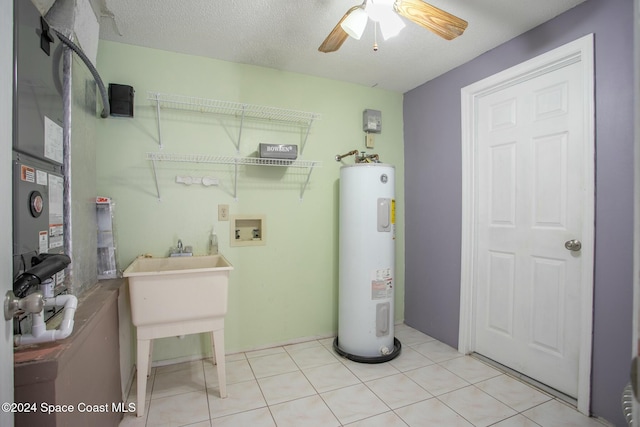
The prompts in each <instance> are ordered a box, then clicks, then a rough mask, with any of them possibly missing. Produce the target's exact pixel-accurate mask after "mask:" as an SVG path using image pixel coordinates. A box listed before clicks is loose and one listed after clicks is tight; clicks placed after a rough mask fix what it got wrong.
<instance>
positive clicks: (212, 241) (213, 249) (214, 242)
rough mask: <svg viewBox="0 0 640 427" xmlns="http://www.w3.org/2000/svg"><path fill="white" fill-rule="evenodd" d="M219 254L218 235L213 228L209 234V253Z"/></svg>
mask: <svg viewBox="0 0 640 427" xmlns="http://www.w3.org/2000/svg"><path fill="white" fill-rule="evenodd" d="M217 254H218V236H216V233H215V232H214V231H213V228H212V229H211V234H210V235H209V255H217Z"/></svg>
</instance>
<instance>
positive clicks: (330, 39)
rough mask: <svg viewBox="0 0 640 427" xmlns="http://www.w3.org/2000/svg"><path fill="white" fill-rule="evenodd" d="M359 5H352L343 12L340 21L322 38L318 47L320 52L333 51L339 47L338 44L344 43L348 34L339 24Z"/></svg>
mask: <svg viewBox="0 0 640 427" xmlns="http://www.w3.org/2000/svg"><path fill="white" fill-rule="evenodd" d="M359 7H361V6H353V7H352V8H351V9H349V10H348V11H347V13H345V14H344V16H343V17H342V19H341V20H340V22H338V23H337V24H336V26H335V27H333V30H331V32H330V33H329V35H328V36H327V38H326V39H324V41H323V42H322V44H321V45H320V47H319V48H318V50H319V51H320V52H324V53H329V52H335V51H336V50H338V49H340V46H342V43H344V41H345V40H346V39H347V37H349V34H347V33H346V32H345V31H344V30H343V29H342V26H341V25H340V24H342V22H343V21H344V20H345V19H347V16H349V14H350V13H351V12H353V11H354V10H356V9H358V8H359Z"/></svg>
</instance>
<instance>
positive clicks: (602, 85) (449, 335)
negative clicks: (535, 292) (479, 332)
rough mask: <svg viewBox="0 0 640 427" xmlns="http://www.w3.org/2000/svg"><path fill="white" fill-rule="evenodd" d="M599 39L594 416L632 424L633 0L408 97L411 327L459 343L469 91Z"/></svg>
mask: <svg viewBox="0 0 640 427" xmlns="http://www.w3.org/2000/svg"><path fill="white" fill-rule="evenodd" d="M470 25H473V22H471V23H470ZM589 33H594V34H595V86H596V89H595V101H596V106H595V107H596V235H595V237H596V247H595V275H594V277H595V283H594V287H595V289H594V308H593V309H594V328H593V329H594V330H593V333H594V336H593V366H592V369H593V372H592V404H591V410H592V413H593V414H594V415H596V416H599V417H603V418H605V419H607V420H609V421H610V422H612V423H614V424H615V425H620V426H622V425H626V423H625V421H624V418H623V417H622V412H621V409H620V396H621V392H622V388H623V387H624V386H625V384H626V383H627V381H628V378H629V364H630V359H631V327H632V299H633V298H632V297H633V285H632V266H633V257H632V256H633V2H632V0H588V1H586V2H585V3H582V4H581V5H579V6H577V7H575V8H573V9H571V10H569V11H567V12H565V13H564V14H562V15H560V16H558V17H556V18H554V19H552V20H551V21H549V22H547V23H544V24H542V25H540V26H539V27H537V28H535V29H533V30H531V31H529V32H527V33H525V34H523V35H521V36H519V37H516V38H515V39H513V40H510V41H509V42H507V43H504V44H503V45H501V46H499V47H497V48H495V49H492V50H491V51H489V52H486V53H484V54H483V55H481V56H479V57H477V58H475V59H473V60H471V61H469V62H468V63H466V64H464V65H462V66H460V67H458V68H456V69H454V70H452V71H450V72H448V73H446V74H444V75H442V76H440V77H438V78H436V79H433V80H431V81H429V82H427V83H425V84H424V85H422V86H420V87H418V88H416V89H413V90H411V91H409V92H407V93H406V94H405V97H404V133H405V198H406V201H405V203H406V205H405V206H406V208H405V212H406V214H405V215H406V216H405V218H406V236H405V245H406V246H405V252H406V255H405V256H406V272H405V273H406V283H405V321H406V323H407V324H408V325H410V326H412V327H414V328H416V329H418V330H420V331H422V332H424V333H427V334H429V335H431V336H433V337H435V338H437V339H439V340H441V341H443V342H445V343H447V344H449V345H452V346H454V347H457V344H458V326H459V314H460V239H461V209H462V205H461V198H462V179H461V174H462V170H461V167H462V165H461V147H460V145H461V130H460V126H461V115H460V89H461V88H463V87H465V86H467V85H469V84H471V83H474V82H476V81H478V80H481V79H483V78H485V77H488V76H490V75H493V74H495V73H498V72H500V71H502V70H505V69H507V68H509V67H511V66H513V65H516V64H519V63H521V62H523V61H526V60H528V59H531V58H533V57H535V56H537V55H540V54H542V53H545V52H547V51H549V50H552V49H554V48H556V47H558V46H561V45H563V44H565V43H568V42H570V41H573V40H575V39H578V38H580V37H582V36H584V35H586V34H589ZM463 37H464V36H463Z"/></svg>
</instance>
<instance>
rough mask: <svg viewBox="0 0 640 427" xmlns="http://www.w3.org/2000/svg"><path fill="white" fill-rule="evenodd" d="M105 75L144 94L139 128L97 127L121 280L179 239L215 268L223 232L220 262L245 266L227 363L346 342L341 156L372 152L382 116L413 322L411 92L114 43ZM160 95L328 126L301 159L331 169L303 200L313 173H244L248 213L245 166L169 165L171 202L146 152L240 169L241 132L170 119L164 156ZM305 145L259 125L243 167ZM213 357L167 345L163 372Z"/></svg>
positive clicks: (203, 349) (383, 153)
mask: <svg viewBox="0 0 640 427" xmlns="http://www.w3.org/2000/svg"><path fill="white" fill-rule="evenodd" d="M97 62H98V64H97V68H98V70H99V72H100V74H101V76H102V78H103V80H104V81H105V84H106V83H118V84H125V85H130V86H133V87H134V88H135V91H136V94H135V117H134V118H117V117H116V118H110V119H109V120H101V121H100V122H99V124H98V126H99V129H98V138H99V140H98V144H97V145H98V146H97V187H98V195H101V196H109V197H112V198H113V200H114V201H115V203H116V205H115V233H116V244H117V255H118V263H119V267H120V269H122V270H124V268H126V267H127V265H129V263H130V262H132V261H133V259H134V258H135V257H136V256H138V255H140V254H151V255H153V256H157V257H161V256H166V255H167V253H168V251H169V248H170V247H171V246H175V244H176V243H177V240H178V239H181V240H182V241H183V243H184V244H185V245H191V246H193V249H194V252H195V254H196V255H203V254H205V253H206V249H207V240H208V235H209V233H210V231H211V228H212V227H214V229H215V231H216V233H217V235H218V240H219V249H220V252H221V253H222V254H223V255H224V256H225V257H227V258H228V259H229V261H230V262H231V263H232V264H233V265H234V267H235V270H234V271H233V272H232V274H231V277H230V291H229V311H228V315H227V317H226V327H225V334H226V340H225V342H226V350H227V353H233V352H237V351H243V350H249V349H255V348H261V347H266V346H269V345H276V344H282V343H286V342H292V341H295V340H300V339H302V338H307V337H319V336H329V335H334V334H335V333H336V331H337V317H338V313H337V307H338V305H337V298H338V243H337V242H338V179H339V170H340V164H339V163H337V162H336V161H335V160H334V157H335V155H336V154H341V153H345V152H347V151H350V150H352V149H359V150H361V151H364V150H365V148H364V133H363V131H362V111H363V110H364V109H367V108H371V109H376V110H380V111H382V133H381V134H379V135H376V137H375V144H376V146H375V149H373V150H368V151H369V152H374V153H378V154H379V155H380V158H381V160H382V161H383V162H385V163H390V164H393V165H395V167H396V199H397V222H398V226H397V240H396V242H397V246H396V254H397V255H396V277H395V280H396V295H395V305H396V306H395V314H396V316H395V317H396V321H401V320H402V319H403V318H404V221H403V219H404V164H403V163H404V152H403V125H402V99H403V95H402V94H401V93H395V92H390V91H385V90H381V89H375V88H368V87H364V86H359V85H354V84H349V83H343V82H338V81H333V80H328V79H322V78H316V77H310V76H306V75H301V74H295V73H289V72H282V71H278V70H274V69H268V68H262V67H256V66H249V65H243V64H236V63H230V62H224V61H218V60H212V59H208V58H203V57H196V56H189V55H182V54H176V53H170V52H165V51H160V50H154V49H147V48H140V47H133V46H129V45H125V44H119V43H113V42H104V41H101V42H100V46H99V53H98V61H97ZM149 91H152V92H162V93H167V94H175V95H185V96H193V97H199V98H206V99H216V100H223V101H232V102H241V103H248V104H257V105H266V106H272V107H278V108H285V109H292V110H301V111H310V112H315V113H319V114H320V115H321V119H320V120H318V121H316V122H315V123H314V124H313V126H312V127H311V132H310V134H309V137H308V141H307V144H306V146H305V149H304V152H303V153H302V155H301V156H300V158H301V159H303V160H317V161H321V162H322V165H321V167H318V168H315V169H314V170H313V172H312V174H311V177H310V182H309V185H308V187H307V189H306V191H305V193H304V197H303V199H302V200H300V189H301V187H302V184H303V183H304V181H305V180H306V177H307V175H306V174H307V171H306V170H304V169H293V168H290V169H286V168H273V167H264V166H246V167H241V168H240V169H239V179H238V187H237V200H236V199H235V198H234V197H233V189H234V184H233V183H234V180H233V175H234V170H233V167H231V166H227V165H212V164H209V165H202V164H186V163H169V162H162V163H159V164H158V166H159V167H158V186H159V190H160V194H161V199H160V200H159V199H158V196H157V193H156V184H155V180H154V175H153V170H152V165H151V162H150V161H148V160H146V159H145V153H147V152H157V151H162V152H166V153H190V154H211V155H228V156H235V155H236V152H237V147H236V144H237V138H238V132H239V120H236V119H235V118H230V117H221V116H216V115H211V114H203V113H200V112H197V111H196V112H185V111H175V110H167V109H163V110H162V112H161V116H162V120H161V126H162V127H161V128H162V141H163V147H162V149H160V147H159V144H158V122H157V120H156V114H155V107H154V106H153V105H152V103H151V102H149V101H148V100H147V95H148V92H149ZM303 133H304V131H301V130H300V129H299V128H297V127H293V126H281V125H278V124H275V123H268V122H248V123H246V125H245V126H244V127H243V129H242V141H241V144H240V155H242V156H250V155H252V153H253V152H255V151H256V149H257V147H258V144H259V143H260V142H267V143H290V144H298V145H299V144H300V143H301V141H302V139H303ZM345 163H348V164H350V163H353V159H352V158H349V159H346V160H345ZM176 175H190V176H194V177H202V176H212V177H216V178H218V179H219V183H220V185H219V186H216V187H204V186H202V185H191V186H185V185H183V184H178V183H176V182H175V179H176ZM218 204H228V205H229V210H230V214H231V215H235V214H258V215H264V216H265V218H266V233H265V238H266V244H265V245H264V246H255V247H230V245H229V240H230V236H229V234H230V230H229V226H230V222H222V221H218ZM176 297H180V298H197V297H198V296H197V295H189V294H188V293H185V294H184V295H177V296H176ZM208 346H209V339H208V337H207V336H206V335H194V336H188V337H186V338H184V339H178V338H166V339H162V340H158V342H157V343H156V345H155V348H154V360H156V361H162V360H168V359H179V358H188V357H191V356H194V355H199V354H208V353H210V351H209V349H208Z"/></svg>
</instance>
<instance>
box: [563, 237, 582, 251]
mask: <svg viewBox="0 0 640 427" xmlns="http://www.w3.org/2000/svg"><path fill="white" fill-rule="evenodd" d="M564 247H565V248H566V249H567V250H570V251H573V252H577V251H579V250H580V249H582V242H581V241H580V240H577V239H573V240H567V241H566V242H564Z"/></svg>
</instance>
